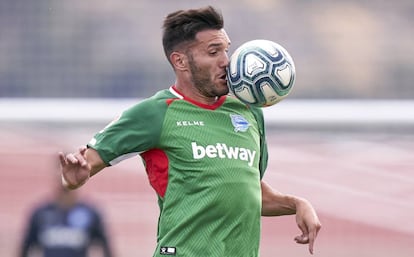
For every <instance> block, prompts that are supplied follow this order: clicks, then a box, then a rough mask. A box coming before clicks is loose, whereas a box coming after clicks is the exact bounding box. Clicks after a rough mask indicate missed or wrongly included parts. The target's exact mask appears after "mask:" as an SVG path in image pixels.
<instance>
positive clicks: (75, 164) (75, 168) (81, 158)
mask: <svg viewBox="0 0 414 257" xmlns="http://www.w3.org/2000/svg"><path fill="white" fill-rule="evenodd" d="M86 150H87V148H86V146H82V147H80V148H79V151H78V152H77V153H69V154H66V155H65V154H64V153H62V152H60V153H59V160H60V165H61V169H62V184H63V186H65V187H66V188H68V189H75V188H78V187H80V186H81V185H83V184H85V182H86V181H87V180H88V179H89V177H90V171H91V167H90V165H89V164H88V162H87V160H86V156H85V153H86Z"/></svg>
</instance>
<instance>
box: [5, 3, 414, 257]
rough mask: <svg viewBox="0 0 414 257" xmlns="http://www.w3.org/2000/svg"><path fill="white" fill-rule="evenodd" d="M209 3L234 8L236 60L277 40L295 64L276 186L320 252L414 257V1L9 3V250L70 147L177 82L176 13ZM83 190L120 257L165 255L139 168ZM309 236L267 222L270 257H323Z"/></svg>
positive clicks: (274, 164)
mask: <svg viewBox="0 0 414 257" xmlns="http://www.w3.org/2000/svg"><path fill="white" fill-rule="evenodd" d="M206 5H213V6H215V7H217V8H219V9H220V10H221V11H222V13H223V15H224V17H225V28H226V30H227V32H228V34H229V36H230V38H231V40H232V49H230V53H231V52H232V51H234V50H235V49H236V48H237V46H239V45H240V44H242V43H244V42H246V41H248V40H252V39H258V38H262V39H269V40H272V41H275V42H278V43H279V44H281V45H282V46H284V47H285V48H286V49H287V50H288V52H289V53H290V54H291V55H292V57H293V59H294V61H295V65H296V71H297V80H296V84H295V87H294V89H293V91H292V93H291V94H290V96H289V97H288V98H287V99H285V100H284V101H282V102H281V103H280V104H277V105H276V106H273V107H269V108H266V110H265V115H266V118H267V119H268V125H267V126H268V137H269V151H270V154H271V159H270V167H269V171H268V172H267V173H266V176H265V178H266V179H267V180H268V181H270V182H271V184H272V185H273V186H275V187H276V188H278V189H280V190H281V191H283V192H287V193H292V194H298V195H301V196H304V197H306V198H308V199H309V200H310V201H311V202H313V203H314V205H315V207H316V209H317V210H318V212H319V214H320V217H321V220H322V223H323V226H324V227H323V229H322V230H321V233H320V237H319V239H318V241H317V243H316V253H315V256H326V257H327V256H330V257H332V256H390V255H394V256H399V257H406V256H407V257H408V256H414V246H413V245H414V222H413V220H412V216H413V215H414V204H413V202H414V197H413V195H414V180H413V178H412V175H413V171H414V161H413V160H412V156H413V155H414V134H413V132H414V90H413V89H412V88H413V81H414V34H413V33H412V29H413V27H414V2H413V1H410V0H398V1H385V0H374V1H373V0H369V1H368V0H358V1H357V0H350V1H338V0H331V1H327V0H312V1H310V0H290V1H287V0H284V1H279V0H255V1H250V0H249V1H247V0H238V1H236V0H227V1H204V0H191V1H190V0H185V1H184V0H183V1H178V0H177V1H162V0H152V1H132V0H88V1H82V0H72V1H61V0H37V1H25V0H2V1H1V2H0V142H1V143H0V144H1V146H2V147H1V154H0V169H1V172H2V180H1V181H0V192H1V195H0V200H1V205H0V255H1V256H17V252H18V250H19V242H20V240H21V237H22V233H23V231H24V227H25V225H26V224H27V222H28V221H27V219H28V215H29V213H30V210H32V209H33V207H34V206H36V204H37V203H39V202H42V200H43V199H47V198H48V197H49V195H50V188H51V187H52V186H51V177H53V176H54V174H56V172H57V152H58V151H73V150H74V149H76V148H77V147H78V146H80V145H82V144H85V143H86V142H87V141H89V139H90V138H91V137H92V136H93V134H94V133H95V132H96V131H98V130H100V129H101V128H102V127H103V126H105V124H107V123H108V122H109V121H110V120H112V118H113V117H115V116H116V114H118V113H119V112H121V111H122V110H123V109H124V108H126V107H128V106H130V105H132V104H133V103H135V102H137V101H139V99H142V98H144V97H147V96H150V95H152V94H153V93H154V92H156V91H158V90H160V89H164V88H167V87H169V86H170V85H172V84H173V83H174V74H173V72H172V70H171V67H170V65H169V64H168V62H167V61H166V58H165V56H164V54H163V50H162V44H161V26H162V20H163V18H164V17H165V16H166V15H167V14H168V13H170V12H172V11H175V10H177V9H182V8H193V7H202V6H206ZM80 193H81V194H82V195H83V197H84V198H85V199H87V200H88V201H91V202H93V203H94V204H95V205H97V206H98V207H99V208H100V209H101V210H102V212H103V214H104V216H105V220H106V221H107V225H108V230H109V233H110V237H111V239H112V240H111V242H112V244H113V248H114V252H115V254H116V256H120V257H132V256H151V255H152V251H153V249H154V246H155V243H156V222H157V218H158V206H157V204H156V197H155V194H154V193H153V191H152V189H151V188H150V186H149V184H148V182H147V178H146V175H145V171H144V169H143V167H142V164H141V163H140V160H139V159H137V158H133V159H130V160H127V161H125V162H124V163H122V164H120V165H118V166H115V167H111V168H110V169H108V171H106V172H105V173H104V174H101V175H100V176H97V177H96V178H93V181H90V183H89V184H88V185H87V186H86V187H84V188H82V189H81V190H80ZM297 233H299V232H298V230H297V229H296V225H295V221H294V218H293V217H282V218H271V219H269V218H266V219H264V222H263V235H262V250H261V254H262V257H272V256H308V253H307V250H306V249H305V247H303V246H297V245H295V244H294V242H293V237H294V236H295V235H296V234H297ZM93 256H99V255H93Z"/></svg>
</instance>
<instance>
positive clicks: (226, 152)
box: [191, 142, 256, 167]
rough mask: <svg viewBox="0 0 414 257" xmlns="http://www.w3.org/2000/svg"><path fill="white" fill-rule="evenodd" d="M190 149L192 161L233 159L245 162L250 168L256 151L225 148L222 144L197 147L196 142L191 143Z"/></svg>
mask: <svg viewBox="0 0 414 257" xmlns="http://www.w3.org/2000/svg"><path fill="white" fill-rule="evenodd" d="M191 147H192V149H193V158H194V159H202V158H204V157H207V158H221V159H224V158H227V159H235V160H242V161H246V162H247V163H248V165H249V166H250V167H251V166H252V165H253V162H254V157H255V155H256V151H252V150H250V149H247V148H243V147H237V146H236V147H232V146H227V145H226V144H223V143H217V144H215V145H207V146H205V147H204V146H201V145H197V143H196V142H191Z"/></svg>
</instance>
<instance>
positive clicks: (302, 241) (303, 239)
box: [295, 234, 309, 244]
mask: <svg viewBox="0 0 414 257" xmlns="http://www.w3.org/2000/svg"><path fill="white" fill-rule="evenodd" d="M295 241H296V243H298V244H307V243H309V237H308V236H307V235H304V234H302V235H300V236H296V237H295Z"/></svg>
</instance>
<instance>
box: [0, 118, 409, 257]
mask: <svg viewBox="0 0 414 257" xmlns="http://www.w3.org/2000/svg"><path fill="white" fill-rule="evenodd" d="M97 129H99V128H93V127H86V128H82V129H75V128H66V129H65V128H62V127H61V128H58V127H54V128H50V127H49V128H48V127H46V126H39V125H38V126H26V125H18V126H17V125H15V126H11V125H9V126H4V124H3V125H2V127H0V142H1V146H2V147H1V149H0V151H1V153H0V170H1V178H2V179H1V180H0V200H1V205H0V233H1V234H0V256H2V257H3V256H4V257H8V256H16V253H17V249H18V244H19V242H20V239H21V233H22V230H23V228H24V225H25V224H26V222H27V216H28V213H29V211H30V210H31V209H32V207H34V206H35V205H36V204H37V203H39V202H41V201H42V200H43V199H45V198H47V197H48V194H49V193H50V191H51V188H52V187H53V184H52V178H54V176H53V174H55V173H56V170H57V169H56V166H55V165H56V163H57V152H58V151H60V150H64V151H72V150H74V148H76V147H77V146H79V145H81V144H84V143H85V142H87V141H88V140H89V137H90V136H91V135H92V134H93V132H94V131H96V130H97ZM268 134H269V151H270V156H271V158H270V163H269V164H270V165H269V169H268V171H267V173H266V175H265V180H267V181H268V182H270V184H272V185H273V186H274V187H276V188H277V189H279V190H280V191H282V192H285V193H292V194H297V195H300V196H304V197H306V198H308V199H309V200H310V201H311V202H312V203H313V204H314V205H315V207H316V209H317V210H318V213H319V215H320V218H321V221H322V224H323V228H322V230H321V232H320V235H319V238H318V240H317V242H316V246H315V256H323V257H333V256H335V257H341V256H344V257H345V256H346V257H349V256H356V257H360V256H361V257H362V256H367V257H368V256H369V257H371V256H372V257H378V256H379V257H382V256H384V257H385V256H387V257H388V256H395V257H412V256H414V219H413V216H414V178H413V172H414V161H413V156H414V136H408V135H407V134H405V135H395V134H392V135H391V134H388V135H387V134H379V133H377V134H369V133H366V132H365V133H364V134H360V133H326V134H323V133H321V134H315V133H282V132H277V131H269V132H268ZM80 194H81V195H82V196H83V197H85V199H87V200H90V201H93V202H94V203H95V204H96V205H98V206H99V207H100V209H101V210H102V211H103V213H104V215H105V218H106V221H107V225H108V228H109V232H110V235H111V239H112V243H113V246H114V250H115V252H116V254H117V256H119V257H137V256H139V257H141V256H152V251H153V248H154V246H155V240H156V236H155V233H156V221H157V215H158V206H157V203H156V197H155V194H154V193H153V191H152V189H151V188H150V186H149V184H148V182H147V179H146V175H145V172H144V170H143V167H142V164H141V162H140V160H139V159H137V158H134V159H130V160H127V161H125V162H124V163H121V164H119V165H118V166H115V167H111V168H109V169H107V170H105V171H104V172H103V173H101V174H99V175H97V176H96V177H94V178H92V179H91V180H90V181H89V182H88V184H87V185H86V186H85V187H83V188H82V189H80ZM298 233H299V230H298V229H297V228H296V225H295V221H294V217H293V216H288V217H278V218H264V219H263V233H262V243H261V253H262V255H261V256H262V257H273V256H284V257H286V256H287V257H289V256H309V254H308V252H307V249H306V246H303V245H296V244H295V243H294V241H293V238H294V236H295V235H297V234H298Z"/></svg>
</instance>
